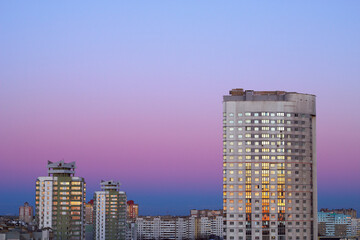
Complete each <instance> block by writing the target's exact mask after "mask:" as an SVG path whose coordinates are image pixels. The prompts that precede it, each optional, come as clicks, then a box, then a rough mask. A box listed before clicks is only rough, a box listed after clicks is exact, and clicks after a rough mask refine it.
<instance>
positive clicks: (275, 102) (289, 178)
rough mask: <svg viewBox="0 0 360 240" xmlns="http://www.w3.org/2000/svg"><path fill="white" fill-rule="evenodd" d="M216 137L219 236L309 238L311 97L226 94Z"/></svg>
mask: <svg viewBox="0 0 360 240" xmlns="http://www.w3.org/2000/svg"><path fill="white" fill-rule="evenodd" d="M223 131H224V136H223V144H224V145H223V155H224V157H223V177H224V179H223V182H224V185H223V191H224V192H223V201H224V202H223V205H224V215H225V225H224V228H225V232H224V234H225V238H226V239H227V240H242V239H244V240H252V239H259V240H271V239H276V240H300V239H301V240H315V239H317V185H316V181H317V180H316V109H315V96H314V95H311V94H301V93H295V92H284V91H253V90H246V91H244V90H243V89H233V90H231V91H230V95H227V96H224V99H223Z"/></svg>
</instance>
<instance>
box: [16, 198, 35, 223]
mask: <svg viewBox="0 0 360 240" xmlns="http://www.w3.org/2000/svg"><path fill="white" fill-rule="evenodd" d="M33 217H34V209H33V207H32V206H30V205H29V203H28V202H26V203H24V206H20V208H19V220H20V221H23V222H25V223H31V222H32V220H33Z"/></svg>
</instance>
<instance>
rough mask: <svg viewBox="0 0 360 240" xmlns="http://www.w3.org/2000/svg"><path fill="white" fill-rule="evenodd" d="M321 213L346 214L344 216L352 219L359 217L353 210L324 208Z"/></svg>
mask: <svg viewBox="0 0 360 240" xmlns="http://www.w3.org/2000/svg"><path fill="white" fill-rule="evenodd" d="M320 212H327V213H337V214H344V215H349V216H350V217H351V218H356V217H357V212H356V210H355V209H353V208H340V209H328V208H322V209H320Z"/></svg>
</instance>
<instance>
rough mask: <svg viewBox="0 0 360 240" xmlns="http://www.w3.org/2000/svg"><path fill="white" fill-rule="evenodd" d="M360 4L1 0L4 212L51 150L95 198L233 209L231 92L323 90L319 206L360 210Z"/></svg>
mask: <svg viewBox="0 0 360 240" xmlns="http://www.w3.org/2000/svg"><path fill="white" fill-rule="evenodd" d="M359 13H360V1H355V0H354V1H350V0H348V1H329V0H327V1H212V0H206V1H201V0H196V1H105V2H104V1H60V2H59V1H0V111H1V112H0V163H1V165H0V214H14V213H17V212H18V207H19V206H20V205H21V204H23V203H24V202H25V201H28V202H30V203H31V204H34V202H35V201H34V200H35V180H36V178H37V177H38V176H44V175H46V174H47V169H46V163H47V160H51V161H58V160H61V159H64V160H65V161H68V162H71V161H76V164H77V172H76V175H78V176H82V177H84V178H85V179H86V182H87V184H88V195H87V200H90V199H91V198H92V195H93V192H94V191H95V190H98V189H99V182H100V180H101V179H104V180H109V179H114V180H119V181H121V182H122V187H121V188H122V189H123V190H124V191H126V192H127V195H128V199H133V200H135V202H137V203H139V204H140V214H154V215H155V214H182V215H186V214H188V213H189V210H190V209H192V208H198V209H203V208H210V209H219V208H221V207H222V193H221V191H222V182H221V181H222V96H223V95H225V94H228V91H229V90H230V89H232V88H244V89H254V90H285V91H296V92H303V93H312V94H316V96H317V117H318V118H317V119H318V121H317V144H318V145H317V146H318V148H317V150H318V194H319V204H318V205H319V207H320V208H321V207H327V208H342V207H346V208H349V207H353V208H356V209H357V210H359V211H360V157H359V156H360V150H359V149H360V147H359V142H360V140H359V137H360V124H359V123H360V110H359V109H360V108H359V104H360V97H359V93H360V44H359V43H360V14H359Z"/></svg>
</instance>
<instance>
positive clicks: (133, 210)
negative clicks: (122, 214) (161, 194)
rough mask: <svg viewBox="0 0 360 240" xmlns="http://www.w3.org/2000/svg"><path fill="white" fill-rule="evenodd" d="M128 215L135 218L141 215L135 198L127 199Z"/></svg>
mask: <svg viewBox="0 0 360 240" xmlns="http://www.w3.org/2000/svg"><path fill="white" fill-rule="evenodd" d="M127 216H128V218H130V219H134V218H137V217H138V216H139V205H138V204H135V203H134V201H133V200H129V201H127Z"/></svg>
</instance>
